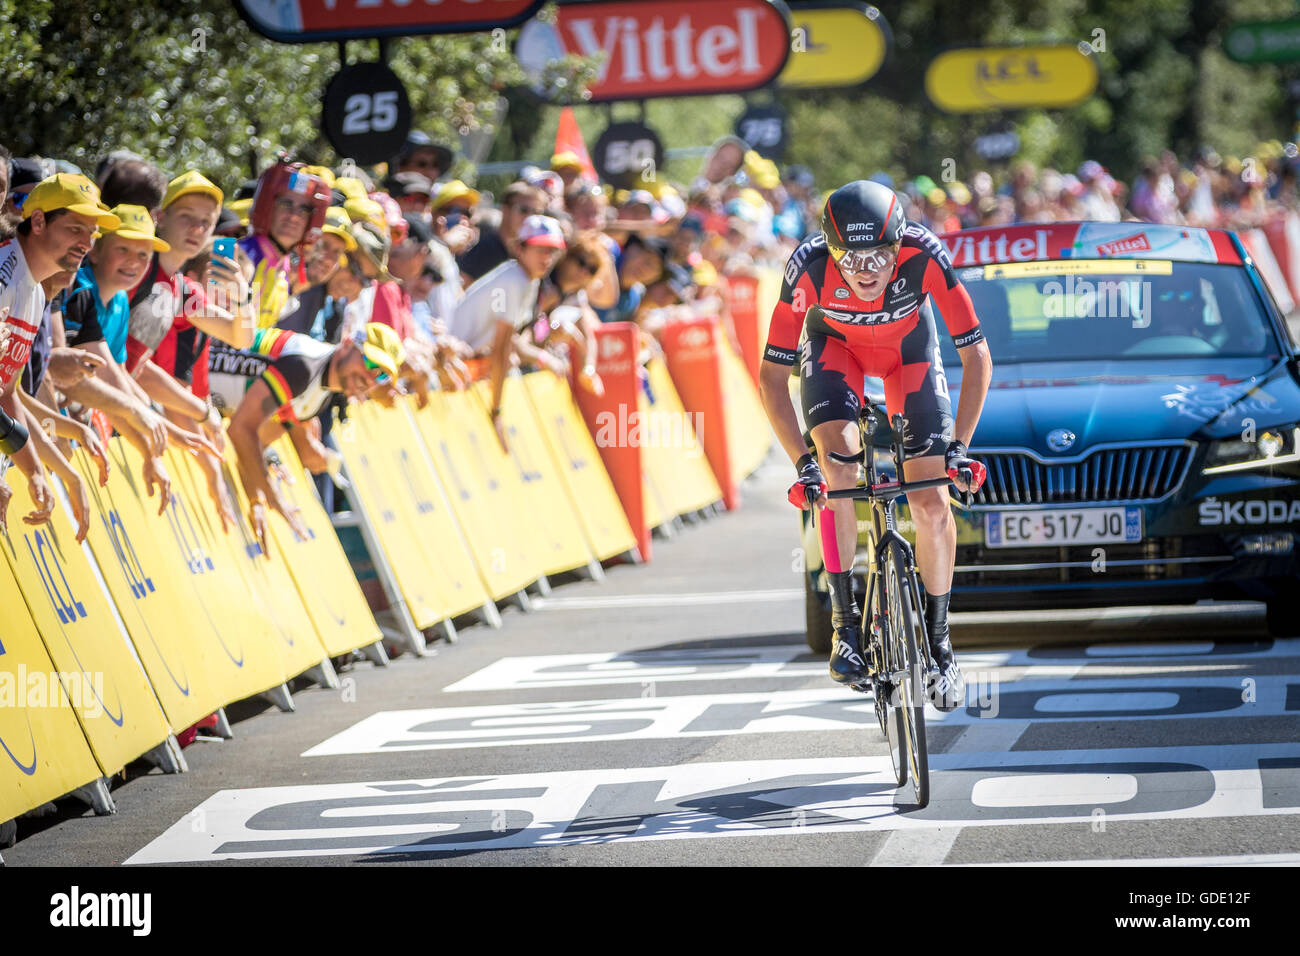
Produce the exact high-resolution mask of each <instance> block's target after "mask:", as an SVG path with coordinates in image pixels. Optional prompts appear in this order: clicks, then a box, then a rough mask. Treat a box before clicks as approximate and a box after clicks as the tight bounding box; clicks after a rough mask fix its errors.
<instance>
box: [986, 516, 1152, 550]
mask: <svg viewBox="0 0 1300 956" xmlns="http://www.w3.org/2000/svg"><path fill="white" fill-rule="evenodd" d="M984 540H985V541H986V542H987V543H988V546H989V547H990V548H1025V547H1033V546H1036V545H1045V544H1046V545H1053V544H1060V545H1067V544H1105V543H1107V542H1112V541H1141V540H1142V509H1141V508H1073V509H1069V510H1066V509H1061V510H1053V511H990V512H986V513H985V515H984Z"/></svg>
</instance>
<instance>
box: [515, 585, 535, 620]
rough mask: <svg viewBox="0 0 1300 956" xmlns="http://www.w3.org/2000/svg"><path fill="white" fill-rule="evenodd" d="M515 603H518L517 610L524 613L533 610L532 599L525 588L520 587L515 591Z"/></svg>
mask: <svg viewBox="0 0 1300 956" xmlns="http://www.w3.org/2000/svg"><path fill="white" fill-rule="evenodd" d="M515 603H516V604H518V605H519V610H521V611H523V612H524V613H525V614H528V613H530V612H531V611H532V610H533V599H532V598H530V597H529V596H528V589H527V588H520V589H519V590H518V591H516V592H515Z"/></svg>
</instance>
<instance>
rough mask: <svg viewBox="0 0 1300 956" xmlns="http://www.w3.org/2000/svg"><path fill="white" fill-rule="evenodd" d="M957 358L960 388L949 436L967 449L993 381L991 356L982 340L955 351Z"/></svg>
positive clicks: (987, 346) (986, 343)
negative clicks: (959, 361)
mask: <svg viewBox="0 0 1300 956" xmlns="http://www.w3.org/2000/svg"><path fill="white" fill-rule="evenodd" d="M957 355H958V357H959V358H960V359H961V389H960V395H959V396H958V398H957V414H956V416H955V419H954V422H953V427H952V433H953V438H955V439H957V440H958V441H959V442H961V443H962V444H963V445H966V446H967V447H969V446H970V443H971V439H972V438H973V437H974V436H975V426H976V425H978V424H979V420H980V413H981V412H982V411H983V410H984V399H985V398H986V397H987V396H988V393H989V383H990V382H992V381H993V356H992V354H991V353H990V352H989V344H988V342H985V341H984V340H983V339H981V340H980V341H978V342H975V343H974V344H972V345H968V346H966V347H965V348H961V349H958V350H957Z"/></svg>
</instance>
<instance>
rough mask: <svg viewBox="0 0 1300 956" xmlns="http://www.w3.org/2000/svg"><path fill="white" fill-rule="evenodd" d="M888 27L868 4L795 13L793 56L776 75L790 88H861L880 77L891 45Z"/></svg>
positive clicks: (832, 5) (796, 10)
mask: <svg viewBox="0 0 1300 956" xmlns="http://www.w3.org/2000/svg"><path fill="white" fill-rule="evenodd" d="M888 31H889V26H888V24H887V23H886V22H885V18H884V16H883V15H882V14H881V13H880V11H879V10H877V9H876V8H875V7H872V6H868V5H867V4H865V3H827V4H826V5H825V6H824V7H820V8H819V7H813V8H807V7H796V8H794V9H792V10H791V11H790V59H788V60H787V61H786V64H785V69H783V70H782V71H781V75H780V76H778V77H777V80H776V82H777V85H778V86H781V87H785V88H787V89H790V88H796V89H817V88H820V87H828V86H857V85H858V84H859V83H865V82H866V81H867V80H869V79H871V77H873V76H875V75H876V73H877V72H878V71H879V70H880V66H881V64H882V63H884V62H885V53H886V51H887V50H888V48H889V32H888Z"/></svg>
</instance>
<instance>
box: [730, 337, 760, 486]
mask: <svg viewBox="0 0 1300 956" xmlns="http://www.w3.org/2000/svg"><path fill="white" fill-rule="evenodd" d="M719 351H720V352H721V358H722V364H721V369H722V403H723V414H724V415H725V416H726V421H727V445H728V455H727V459H728V461H729V462H730V464H731V472H732V480H733V481H734V482H735V483H736V484H740V482H741V481H742V480H744V479H745V478H747V477H749V476H750V475H751V474H753V473H754V470H755V469H757V468H758V466H759V465H761V464H762V463H763V459H764V458H766V457H767V453H768V451H769V450H770V449H771V447H772V426H771V424H770V423H769V422H768V420H767V414H766V412H764V411H763V403H762V400H761V399H760V398H759V396H758V389H757V388H755V387H754V380H753V379H752V378H751V377H750V375H749V372H748V371H747V370H746V368H745V364H744V362H743V361H742V360H741V358H740V356H739V355H737V354H736V353H735V352H734V351H733V350H732V348H731V344H730V343H729V342H728V341H726V339H723V340H722V342H721V343H720V344H719Z"/></svg>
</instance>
